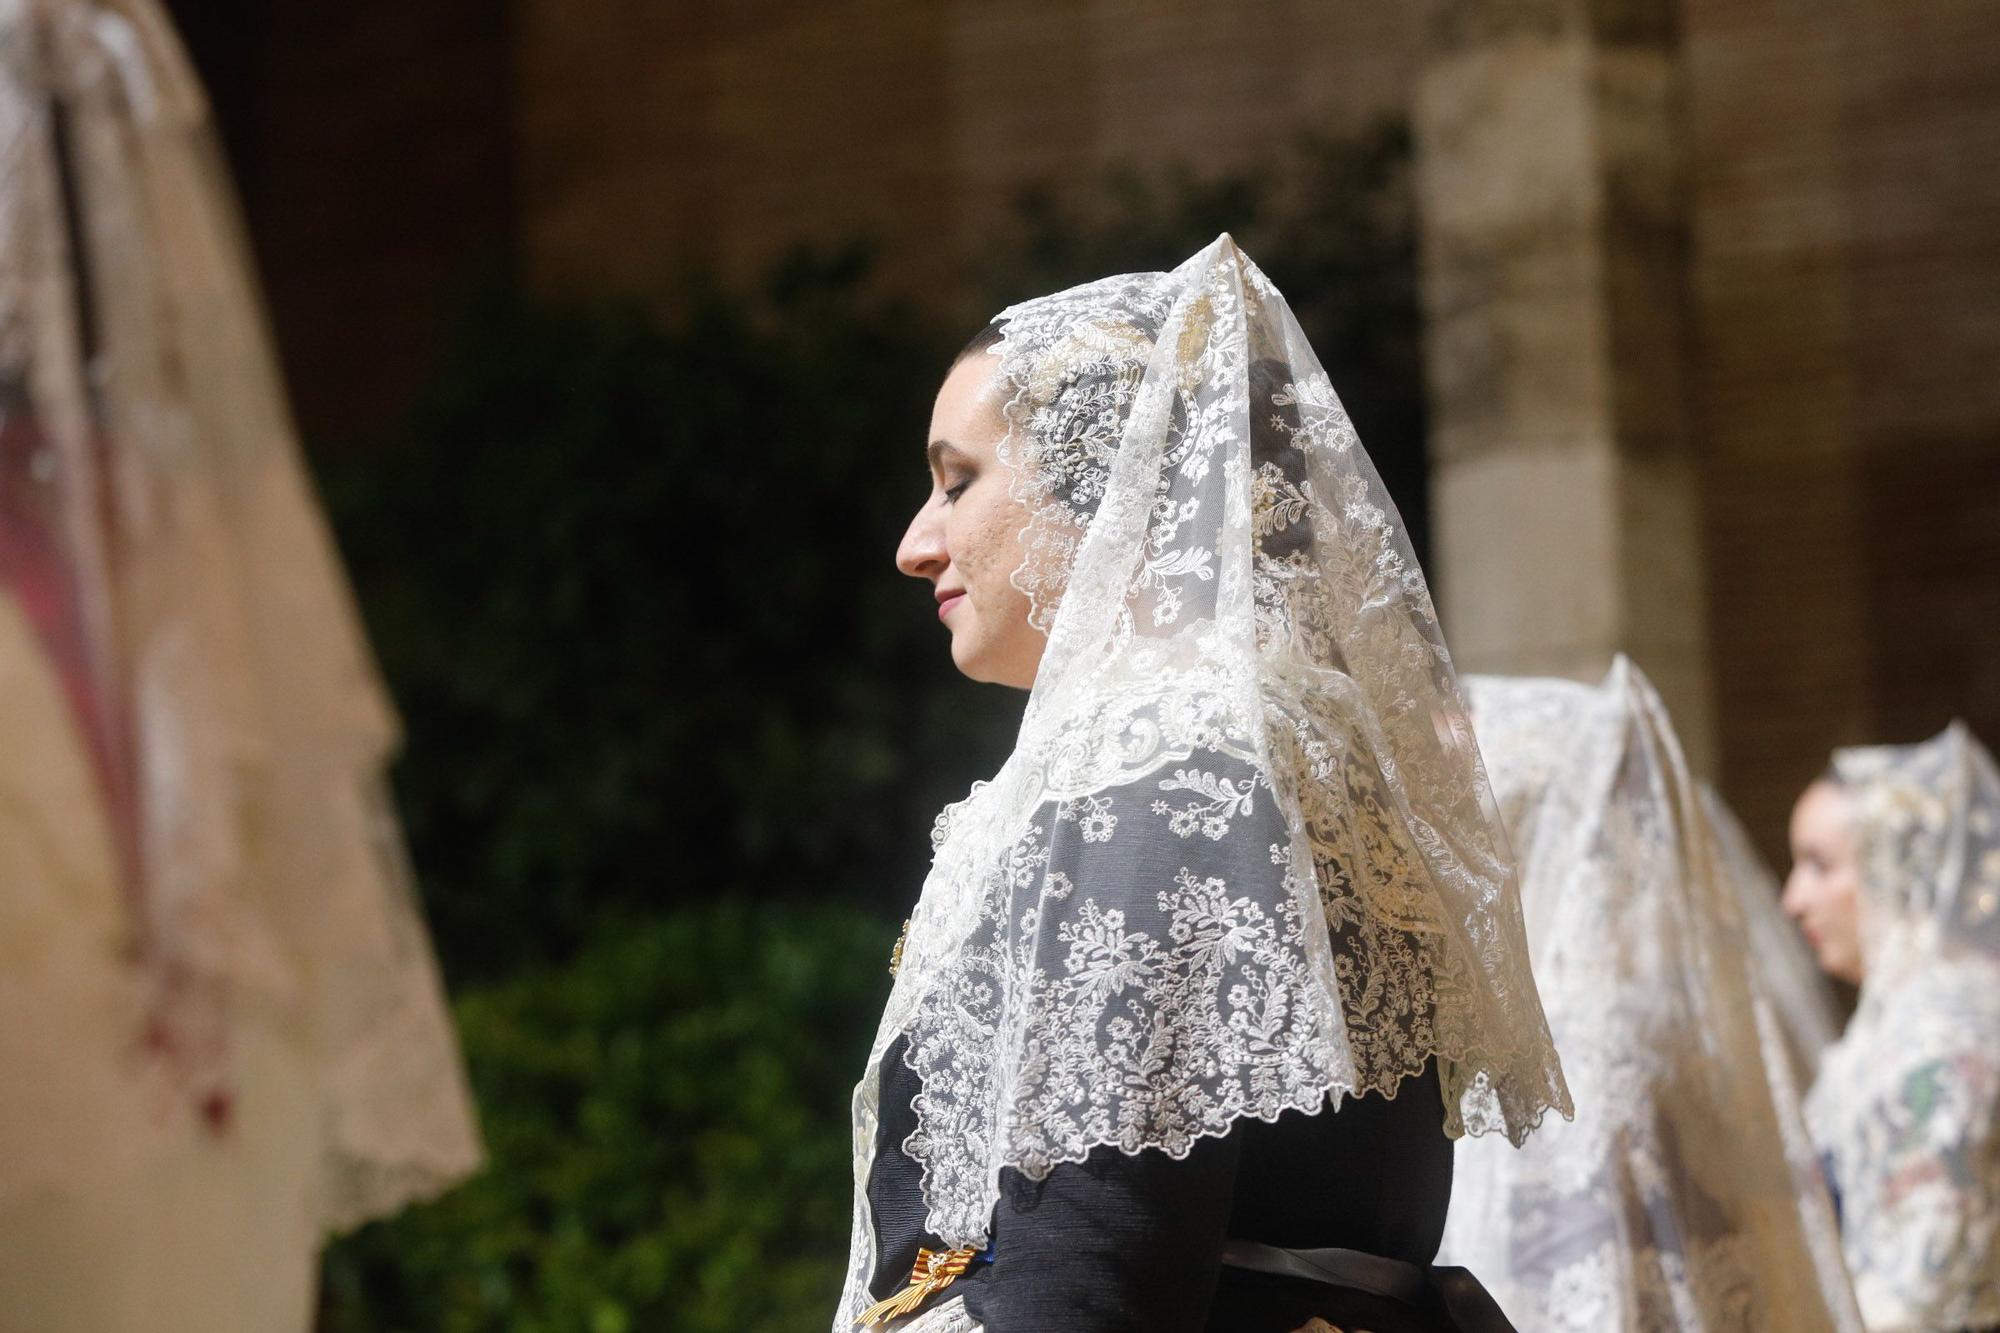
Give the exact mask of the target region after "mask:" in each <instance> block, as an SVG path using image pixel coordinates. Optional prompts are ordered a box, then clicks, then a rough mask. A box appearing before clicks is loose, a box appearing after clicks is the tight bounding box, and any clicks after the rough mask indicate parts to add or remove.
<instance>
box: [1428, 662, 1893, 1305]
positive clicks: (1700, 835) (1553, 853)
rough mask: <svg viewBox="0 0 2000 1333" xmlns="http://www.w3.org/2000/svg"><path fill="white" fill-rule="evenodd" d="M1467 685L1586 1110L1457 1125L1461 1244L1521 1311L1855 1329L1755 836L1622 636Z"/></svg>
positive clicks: (1540, 974)
mask: <svg viewBox="0 0 2000 1333" xmlns="http://www.w3.org/2000/svg"><path fill="white" fill-rule="evenodd" d="M1466 689H1467V694H1468V696H1469V697H1470V700H1471V703H1472V716H1473V723H1474V725H1475V726H1476V727H1477V729H1478V732H1479V742H1480V748H1481V750H1482V752H1483V753H1484V754H1485V755H1486V758H1487V762H1488V764H1489V765H1490V766H1491V769H1490V771H1491V773H1492V777H1493V791H1494V795H1495V797H1496V799H1497V800H1498V802H1499V806H1500V811H1501V814H1502V816H1503V817H1504V818H1505V819H1506V822H1507V828H1508V831H1509V832H1510V833H1511V834H1512V836H1513V839H1514V847H1515V851H1516V853H1517V855H1518V856H1519V858H1520V867H1521V896H1522V901H1523V903H1524V907H1525V913H1526V917H1527V926H1528V941H1529V945H1530V947H1531V949H1532V950H1533V951H1534V965H1535V978H1536V982H1537V984H1538V987H1539V989H1540V991H1541V994H1542V999H1543V1003H1544V1004H1545V1005H1546V1007H1547V1010H1548V1015H1549V1024H1550V1027H1551V1028H1552V1030H1553V1031H1554V1033H1555V1037H1556V1040H1557V1042H1558V1043H1559V1044H1560V1045H1561V1047H1562V1051H1563V1064H1564V1068H1565V1070H1566V1072H1567V1073H1568V1076H1569V1080H1570V1085H1571V1090H1572V1092H1573V1094H1574V1096H1575V1098H1576V1106H1577V1118H1576V1123H1574V1124H1569V1125H1552V1126H1549V1127H1547V1128H1546V1129H1544V1130H1543V1131H1542V1132H1541V1133H1540V1134H1538V1135H1536V1136H1535V1138H1534V1140H1533V1141H1532V1142H1530V1143H1529V1144H1527V1145H1526V1146H1525V1147H1524V1148H1523V1149H1522V1150H1521V1151H1520V1152H1509V1151H1506V1150H1504V1148H1503V1149H1502V1150H1501V1151H1494V1149H1495V1148H1496V1147H1499V1146H1500V1145H1495V1144H1488V1143H1477V1144H1468V1145H1465V1146H1463V1147H1461V1149H1460V1150H1459V1154H1458V1178H1457V1181H1456V1182H1455V1190H1454V1199H1453V1204H1452V1210H1451V1221H1450V1224H1449V1225H1448V1226H1447V1228H1446V1232H1445V1240H1444V1246H1443V1252H1444V1254H1445V1255H1446V1256H1447V1257H1448V1258H1450V1259H1451V1260H1452V1261H1453V1262H1455V1263H1463V1264H1466V1265H1468V1266H1470V1267H1472V1268H1473V1269H1474V1270H1475V1271H1476V1272H1478V1273H1479V1275H1480V1278H1481V1280H1482V1281H1484V1282H1485V1283H1486V1284H1487V1286H1488V1288H1489V1289H1490V1290H1491V1291H1492V1292H1493V1294H1494V1296H1495V1297H1496V1298H1497V1299H1498V1300H1499V1301H1500V1303H1501V1304H1502V1305H1503V1306H1504V1307H1505V1308H1506V1309H1507V1311H1508V1313H1509V1314H1510V1315H1511V1316H1512V1317H1514V1318H1515V1319H1518V1320H1520V1321H1521V1324H1522V1326H1523V1327H1525V1328H1533V1329H1546V1330H1557V1329H1574V1330H1578V1333H1583V1331H1584V1330H1598V1329H1618V1330H1623V1331H1624V1333H1680V1331H1682V1330H1689V1331H1693V1330H1702V1331H1703V1333H1724V1331H1728V1333H1756V1331H1757V1330H1764V1329H1784V1330H1787V1333H1810V1331H1811V1330H1835V1329H1858V1328H1859V1327H1860V1319H1859V1316H1858V1314H1857V1313H1856V1311H1855V1309H1854V1296H1853V1293H1852V1291H1851V1290H1850V1289H1849V1286H1848V1282H1847V1276H1846V1273H1845V1271H1844V1270H1843V1268H1842V1265H1841V1258H1840V1248H1839V1243H1838V1240H1837V1238H1836V1236H1835V1232H1834V1222H1833V1211H1832V1206H1831V1204H1830V1202H1829V1201H1828V1199H1827V1196H1826V1190H1825V1187H1824V1186H1823V1185H1822V1184H1821V1182H1820V1180H1819V1172H1818V1169H1817V1166H1816V1164H1815V1162H1814V1159H1813V1153H1812V1150H1811V1147H1810V1145H1809V1143H1808V1141H1807V1139H1806V1135H1805V1129H1804V1125H1803V1122H1802V1119H1801V1115H1800V1108H1799V1091H1798V1087H1799V1085H1798V1084H1797V1083H1796V1081H1795V1080H1794V1078H1793V1076H1792V1060H1791V1057H1790V1055H1789V1054H1788V1052H1787V1049H1786V1029H1785V1024H1784V1022H1783V1020H1782V1017H1781V1014H1780V1011H1779V1008H1778V1006H1777V1005H1775V1004H1774V1003H1772V1001H1771V999H1770V997H1769V995H1768V994H1767V992H1766V989H1765V987H1764V986H1763V985H1762V980H1763V977H1762V969H1761V960H1757V959H1754V958H1753V955H1752V951H1751V950H1752V941H1753V939H1754V938H1755V936H1754V935H1753V933H1752V930H1753V927H1752V924H1751V922H1750V920H1748V919H1746V916H1745V913H1744V911H1743V907H1744V903H1743V898H1744V894H1743V888H1744V887H1745V886H1742V885H1739V884H1738V883H1737V882H1736V876H1737V875H1738V874H1739V873H1740V872H1741V865H1740V862H1739V861H1738V859H1737V858H1738V856H1739V855H1740V854H1741V853H1740V852H1739V850H1738V849H1737V848H1735V847H1734V846H1733V845H1732V844H1731V838H1732V836H1733V830H1731V829H1729V828H1728V827H1727V826H1726V824H1725V822H1724V821H1725V820H1726V815H1725V814H1724V812H1723V811H1722V809H1721V806H1720V803H1719V802H1717V801H1715V800H1713V799H1712V797H1711V796H1710V795H1709V793H1707V792H1705V791H1703V790H1702V789H1701V788H1700V787H1699V786H1698V785H1697V784H1696V783H1695V781H1694V779H1693V778H1692V777H1691V776H1690V775H1689V773H1688V768H1687V764H1686V761H1685V760H1684V758H1683V757H1682V753H1681V748H1680V742H1679V740H1678V738H1677V737H1676V736H1675V734H1674V728H1673V724H1672V722H1671V720H1670V719H1669V718H1668V716H1667V711H1666V707H1665V705H1664V704H1662V703H1661V701H1660V698H1659V695H1658V694H1657V693H1655V691H1654V690H1653V687H1652V685H1651V683H1650V682H1648V681H1647V680H1646V678H1645V676H1644V675H1643V674H1642V673H1641V672H1640V671H1639V669H1638V668H1637V667H1636V666H1634V665H1632V663H1631V662H1629V661H1627V660H1626V659H1625V658H1623V657H1621V658H1619V659H1618V660H1617V662H1616V663H1614V664H1613V666H1612V669H1611V672H1610V674H1609V675H1607V676H1606V677H1605V678H1604V680H1603V681H1602V682H1601V683H1600V684H1597V685H1584V684H1581V683H1578V682H1576V681H1569V680H1548V679H1512V678H1501V677H1488V676H1476V677H1473V678H1471V679H1470V680H1469V681H1468V682H1467V685H1466ZM1766 891H1767V892H1768V890H1766ZM1770 898H1771V902H1770V910H1771V911H1773V912H1775V911H1776V910H1777V903H1776V895H1775V894H1770Z"/></svg>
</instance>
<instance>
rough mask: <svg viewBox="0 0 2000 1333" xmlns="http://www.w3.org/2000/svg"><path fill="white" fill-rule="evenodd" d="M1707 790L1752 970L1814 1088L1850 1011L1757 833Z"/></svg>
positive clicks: (1797, 1070) (1789, 1059)
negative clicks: (1788, 907)
mask: <svg viewBox="0 0 2000 1333" xmlns="http://www.w3.org/2000/svg"><path fill="white" fill-rule="evenodd" d="M1701 795H1702V809H1703V810H1704V811H1706V812H1707V815H1708V822H1709V828H1710V829H1711V831H1713V833H1714V834H1715V844H1716V851H1717V854H1718V855H1719V856H1720V857H1721V858H1722V870H1723V877H1724V878H1725V879H1726V880H1727V881H1728V882H1729V883H1731V884H1732V885H1734V886H1735V888H1736V898H1737V901H1738V902H1739V903H1741V904H1742V907H1743V924H1744V928H1745V930H1746V931H1747V932H1748V937H1749V943H1750V969H1751V972H1752V973H1753V974H1754V977H1755V979H1756V982H1757V985H1758V989H1759V990H1760V991H1762V992H1763V995H1764V997H1765V999H1766V1000H1767V1001H1768V1002H1769V1003H1770V1006H1771V1010H1772V1013H1773V1015H1774V1016H1775V1017H1776V1018H1777V1020H1778V1032H1779V1038H1780V1045H1781V1046H1782V1048H1783V1051H1784V1057H1785V1063H1786V1064H1787V1065H1788V1066H1789V1067H1790V1069H1791V1072H1792V1081H1793V1083H1794V1085H1795V1086H1796V1087H1798V1088H1799V1089H1800V1090H1801V1091H1803V1090H1804V1089H1806V1088H1810V1087H1811V1086H1812V1083H1813V1078H1814V1076H1815V1075H1817V1073H1818V1072H1819V1062H1820V1057H1821V1055H1822V1054H1823V1053H1824V1052H1825V1051H1826V1048H1827V1047H1829V1046H1831V1045H1832V1044H1833V1043H1834V1041H1835V1040H1836V1039H1838V1038H1839V1036H1840V1029H1841V1025H1842V1024H1843V1023H1844V1022H1845V1021H1846V1013H1845V1010H1844V1008H1843V1006H1842V1005H1841V1002H1840V997H1839V995H1838V994H1836V993H1835V991H1834V988H1833V982H1832V981H1831V980H1830V979H1829V978H1828V977H1827V975H1826V973H1824V972H1822V971H1821V970H1820V967H1819V962H1818V960H1817V959H1815V958H1814V957H1813V953H1812V947H1811V946H1810V945H1808V944H1807V943H1806V938H1805V936H1804V935H1803V934H1801V933H1800V931H1799V928H1798V927H1797V926H1796V925H1794V924H1793V923H1792V921H1791V919H1790V918H1789V917H1787V916H1786V915H1785V910H1784V908H1783V906H1782V905H1781V904H1780V898H1781V897H1782V894H1783V886H1782V885H1781V884H1780V883H1779V882H1778V877H1777V876H1776V875H1774V874H1772V873H1771V868H1770V867H1769V866H1768V865H1766V864H1765V863H1764V859H1763V858H1762V857H1760V856H1759V855H1757V851H1756V849H1755V848H1754V847H1752V846H1751V845H1750V835H1749V834H1748V833H1747V832H1746V831H1745V830H1744V828H1743V825H1742V824H1741V823H1740V822H1739V821H1738V820H1737V818H1736V815H1735V814H1734V812H1732V811H1731V810H1730V809H1729V807H1728V806H1727V805H1725V804H1724V803H1723V801H1722V798H1721V797H1720V796H1718V795H1716V793H1715V791H1714V790H1713V789H1711V788H1709V787H1708V786H1706V785H1704V786H1703V787H1702V791H1701Z"/></svg>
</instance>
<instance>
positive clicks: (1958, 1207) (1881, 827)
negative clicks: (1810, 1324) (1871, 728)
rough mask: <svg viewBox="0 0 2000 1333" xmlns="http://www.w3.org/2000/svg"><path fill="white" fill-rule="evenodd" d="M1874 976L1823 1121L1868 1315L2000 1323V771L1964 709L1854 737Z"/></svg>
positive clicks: (1830, 1072) (1844, 1046) (1824, 1092)
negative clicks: (1909, 740)
mask: <svg viewBox="0 0 2000 1333" xmlns="http://www.w3.org/2000/svg"><path fill="white" fill-rule="evenodd" d="M1834 768H1835V771H1836V773H1837V774H1838V775H1839V777H1840V779H1841V781H1842V782H1843V783H1844V784H1846V786H1847V787H1848V789H1849V791H1850V792H1851V793H1852V795H1853V798H1854V807H1855V823H1856V829H1855V833H1856V845H1857V848H1858V851H1859V855H1860V860H1861V878H1862V885H1861V895H1862V899H1861V923H1862V935H1861V938H1862V942H1863V944H1862V951H1863V963H1864V968H1865V975H1864V978H1863V981H1862V984H1861V1000H1860V1004H1859V1006H1858V1007H1857V1009H1856V1010H1855V1014H1854V1018H1853V1021H1852V1022H1850V1023H1849V1024H1848V1027H1847V1031H1846V1032H1844V1033H1843V1034H1842V1035H1841V1038H1840V1040H1839V1041H1838V1042H1837V1043H1835V1044H1834V1046H1833V1047H1832V1048H1830V1049H1829V1050H1828V1051H1827V1053H1826V1056H1825V1059H1824V1061H1823V1063H1822V1065H1821V1069H1820V1075H1819V1079H1818V1081H1817V1082H1815V1083H1814V1085H1813V1089H1812V1095H1811V1097H1810V1098H1809V1100H1808V1102H1807V1114H1808V1122H1809V1124H1810V1125H1811V1128H1812V1132H1813V1136H1814V1138H1815V1140H1816V1141H1817V1142H1818V1144H1819V1146H1820V1149H1821V1151H1822V1152H1823V1153H1824V1155H1825V1159H1826V1163H1827V1169H1828V1171H1829V1174H1830V1175H1831V1177H1832V1180H1833V1185H1834V1188H1835V1191H1836V1193H1837V1194H1838V1195H1839V1198H1840V1210H1841V1238H1842V1244H1843V1247H1844V1249H1845V1250H1846V1254H1847V1263H1848V1267H1849V1269H1850V1270H1851V1271H1852V1273H1853V1275H1854V1287H1855V1292H1856V1294H1857V1295H1858V1296H1859V1297H1860V1300H1861V1310H1862V1314H1863V1315H1864V1316H1865V1317H1866V1319H1867V1323H1868V1327H1869V1328H1870V1329H1871V1330H1875V1331H1876V1333H1881V1331H1882V1330H1903V1329H1940V1328H1985V1327H1991V1326H1994V1325H2000V771H1996V770H1995V767H1994V763H1993V758H1992V756H1991V755H1990V754H1988V753H1987V752H1986V750H1985V749H1983V748H1982V747H1981V746H1980V744H1979V742H1978V741H1976V740H1975V739H1973V737H1972V734H1971V733H1970V732H1969V731H1967V730H1966V729H1965V727H1964V726H1963V725H1962V724H1958V723H1954V724H1953V725H1952V726H1951V727H1950V729H1948V730H1947V731H1945V732H1944V733H1943V734H1942V735H1939V736H1937V737H1935V738H1933V739H1932V740H1929V741H1926V742H1924V743H1923V744H1921V745H1907V746H1880V747H1873V748H1868V749H1855V750H1843V751H1840V752H1839V753H1838V754H1836V755H1835V756H1834Z"/></svg>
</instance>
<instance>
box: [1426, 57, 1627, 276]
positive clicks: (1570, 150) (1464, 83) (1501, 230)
mask: <svg viewBox="0 0 2000 1333" xmlns="http://www.w3.org/2000/svg"><path fill="white" fill-rule="evenodd" d="M1592 79H1593V69H1592V56H1591V51H1590V48H1589V46H1588V45H1587V43H1585V42H1583V41H1581V40H1567V39H1566V40H1559V41H1538V40H1514V41H1508V42H1503V43H1498V44H1495V45H1493V46H1488V47H1481V48H1477V49H1474V50H1468V51H1465V52H1461V53H1458V54H1455V55H1451V56H1448V57H1445V58H1444V59H1442V60H1440V61H1438V62H1436V63H1434V64H1433V65H1431V66H1430V67H1429V68H1428V69H1426V70H1425V71H1424V73H1423V75H1422V76H1421V77H1420V78H1419V80H1418V83H1417V94H1416V101H1415V107H1414V111H1413V121H1414V129H1415V138H1416V144H1417V198H1418V208H1419V212H1420V215H1421V218H1422V225H1423V230H1424V236H1425V244H1426V247H1427V248H1428V247H1430V246H1433V245H1437V244H1439V243H1443V244H1445V245H1451V244H1453V243H1457V242H1460V241H1461V240H1463V241H1464V242H1465V243H1468V244H1471V245H1473V246H1477V247H1488V246H1492V245H1493V244H1495V243H1496V242H1497V241H1499V240H1500V239H1502V238H1518V239H1520V240H1523V241H1529V242H1532V239H1533V238H1534V237H1536V236H1537V235H1542V234H1547V233H1549V232H1551V231H1554V232H1558V233H1568V232H1571V231H1573V230H1575V228H1576V227H1578V226H1579V225H1581V224H1587V223H1588V221H1589V220H1590V219H1592V218H1594V217H1595V216H1596V215H1597V210H1598V180H1597V170H1596V156H1597V155H1596V149H1595V146H1594V143H1593V141H1592V137H1591V136H1592V130H1591V117H1590V115H1589V114H1588V112H1589V108H1590V102H1591V89H1592Z"/></svg>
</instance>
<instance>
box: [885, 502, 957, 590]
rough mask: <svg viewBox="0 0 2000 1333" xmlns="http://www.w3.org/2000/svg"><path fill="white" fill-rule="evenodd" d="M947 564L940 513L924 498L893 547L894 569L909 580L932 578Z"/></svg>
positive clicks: (936, 507)
mask: <svg viewBox="0 0 2000 1333" xmlns="http://www.w3.org/2000/svg"><path fill="white" fill-rule="evenodd" d="M948 563H949V557H947V555H946V554H945V548H944V521H943V516H942V514H941V512H940V510H939V508H938V506H936V505H933V504H932V503H930V502H929V501H928V500H926V501H925V502H924V506H923V508H921V509H919V510H917V514H916V517H915V518H912V519H911V520H910V526H909V527H908V528H907V529H905V530H904V532H903V540H902V542H901V543H900V544H898V545H897V547H896V568H898V569H900V570H902V571H903V572H904V573H905V574H908V575H909V576H910V577H911V578H913V579H932V580H935V579H936V578H937V576H938V575H939V574H940V573H942V572H943V571H944V567H945V565H946V564H948Z"/></svg>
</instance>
